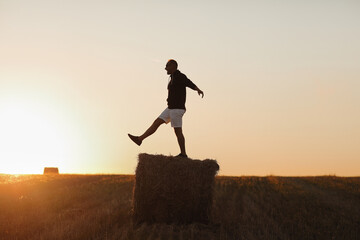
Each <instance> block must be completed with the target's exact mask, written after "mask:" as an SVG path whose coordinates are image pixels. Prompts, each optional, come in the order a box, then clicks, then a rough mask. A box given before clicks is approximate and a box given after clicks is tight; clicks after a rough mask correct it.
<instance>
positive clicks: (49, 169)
mask: <svg viewBox="0 0 360 240" xmlns="http://www.w3.org/2000/svg"><path fill="white" fill-rule="evenodd" d="M44 174H59V169H58V168H56V167H46V168H44Z"/></svg>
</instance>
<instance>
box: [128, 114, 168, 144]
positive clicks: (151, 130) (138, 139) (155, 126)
mask: <svg viewBox="0 0 360 240" xmlns="http://www.w3.org/2000/svg"><path fill="white" fill-rule="evenodd" d="M163 123H165V121H164V120H162V119H161V118H157V119H156V120H155V121H154V122H153V124H152V125H151V126H150V127H149V128H148V129H147V130H146V131H145V133H144V134H143V135H141V136H138V137H137V136H133V135H131V134H128V136H129V138H130V139H131V140H132V141H133V142H134V143H136V144H137V145H139V146H140V145H141V143H142V141H143V140H144V139H145V138H147V137H148V136H150V135H151V134H153V133H154V132H156V130H157V129H158V127H159V126H160V125H161V124H163Z"/></svg>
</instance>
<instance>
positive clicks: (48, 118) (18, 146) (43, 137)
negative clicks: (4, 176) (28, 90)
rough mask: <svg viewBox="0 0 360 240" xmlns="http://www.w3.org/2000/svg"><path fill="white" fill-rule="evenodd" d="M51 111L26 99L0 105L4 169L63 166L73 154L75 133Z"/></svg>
mask: <svg viewBox="0 0 360 240" xmlns="http://www.w3.org/2000/svg"><path fill="white" fill-rule="evenodd" d="M64 127H66V126H63V125H62V124H61V122H60V121H59V120H56V119H53V118H52V115H51V112H49V111H46V109H44V108H42V107H40V106H37V105H35V104H31V103H27V102H25V101H24V102H22V101H17V102H16V101H9V102H3V103H2V104H1V105H0V133H1V134H0V159H1V161H2V166H1V167H2V168H1V172H2V173H32V174H34V173H41V171H42V169H43V167H45V166H59V165H61V166H63V165H64V164H65V162H66V160H67V159H69V157H71V155H72V154H73V151H72V149H71V146H70V145H69V144H70V143H71V138H72V136H69V135H67V134H66V131H64Z"/></svg>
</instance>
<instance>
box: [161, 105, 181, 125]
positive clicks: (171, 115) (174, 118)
mask: <svg viewBox="0 0 360 240" xmlns="http://www.w3.org/2000/svg"><path fill="white" fill-rule="evenodd" d="M184 113H185V110H184V109H169V108H166V109H165V110H164V111H163V112H162V113H161V114H160V116H159V118H161V119H162V120H164V121H165V123H166V124H168V123H169V122H171V126H172V127H173V128H180V127H182V117H183V116H184Z"/></svg>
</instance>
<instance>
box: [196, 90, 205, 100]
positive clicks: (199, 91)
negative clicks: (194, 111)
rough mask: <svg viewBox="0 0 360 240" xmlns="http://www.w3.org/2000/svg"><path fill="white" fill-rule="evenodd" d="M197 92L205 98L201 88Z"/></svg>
mask: <svg viewBox="0 0 360 240" xmlns="http://www.w3.org/2000/svg"><path fill="white" fill-rule="evenodd" d="M197 92H198V94H199V96H201V98H203V97H204V92H203V91H201V90H200V89H199V88H198V89H197Z"/></svg>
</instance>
